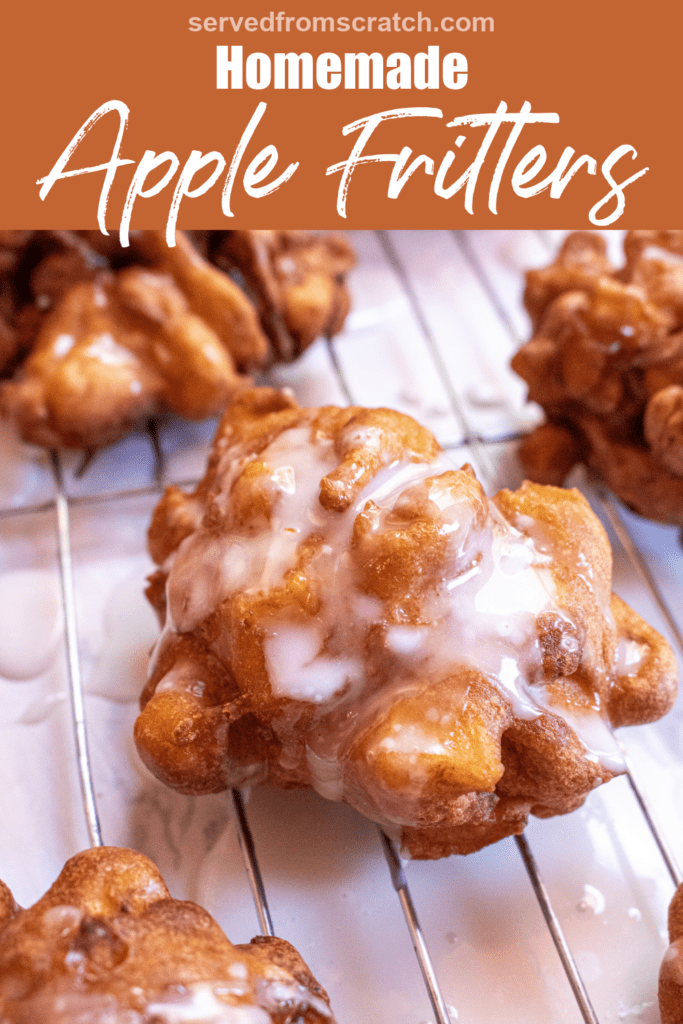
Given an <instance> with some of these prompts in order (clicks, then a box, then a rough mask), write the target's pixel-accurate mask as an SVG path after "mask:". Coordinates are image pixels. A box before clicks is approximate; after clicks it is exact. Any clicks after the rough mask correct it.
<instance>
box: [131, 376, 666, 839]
mask: <svg viewBox="0 0 683 1024" xmlns="http://www.w3.org/2000/svg"><path fill="white" fill-rule="evenodd" d="M149 547H150V551H151V554H152V557H153V558H154V559H155V561H156V562H157V564H158V565H159V567H160V568H159V570H158V571H157V572H156V573H155V574H154V575H153V576H152V577H151V579H150V586H149V590H148V596H149V598H150V600H151V602H152V604H153V605H154V607H155V608H156V609H157V611H158V613H159V616H160V619H161V622H162V625H163V631H162V634H161V637H160V639H159V641H158V643H157V645H156V649H155V651H154V653H153V658H152V665H151V672H150V677H149V682H148V685H147V687H146V689H145V691H144V694H143V697H142V708H143V710H142V713H141V715H140V717H139V718H138V721H137V724H136V740H137V745H138V749H139V751H140V754H141V756H142V759H143V760H144V761H145V763H146V764H147V765H148V766H149V767H150V768H151V770H152V771H153V772H154V773H155V774H156V775H157V776H158V777H159V778H160V779H162V780H163V781H164V782H166V783H167V784H168V785H170V786H172V787H174V788H175V789H178V790H181V791H182V792H186V793H206V792H215V791H218V790H221V789H223V788H225V787H228V786H240V785H245V784H246V785H248V784H251V783H253V782H257V781H268V782H272V783H274V784H276V785H278V786H284V787H292V786H312V787H314V788H315V789H316V790H317V791H318V792H319V793H321V794H323V795H324V796H326V797H329V798H330V799H333V800H344V801H346V802H347V803H349V804H352V805H353V806H354V807H356V808H358V810H360V811H361V812H362V813H363V814H366V815H367V816H368V817H370V818H372V819H374V820H375V821H378V822H380V823H381V824H382V826H383V827H384V828H385V829H386V830H387V831H388V832H389V833H391V834H392V835H400V837H401V840H402V843H403V847H404V849H405V850H406V851H408V852H409V853H410V854H411V855H412V856H414V857H439V856H443V855H447V854H450V853H453V852H459V853H466V852H469V851H471V850H475V849H478V848H479V847H481V846H484V845H486V844H487V843H491V842H494V841H495V840H497V839H499V838H501V837H502V836H505V835H509V834H511V833H516V832H520V831H521V830H522V828H523V827H524V824H525V822H526V820H527V817H528V815H529V813H530V812H531V813H534V814H537V815H540V816H549V815H553V814H559V813H563V812H565V811H570V810H573V809H574V808H575V807H578V806H579V805H580V804H581V803H582V801H583V800H584V798H585V796H586V795H587V793H589V792H590V790H591V789H593V788H594V787H595V786H597V785H598V784H599V783H601V782H604V781H606V780H608V779H610V778H612V776H613V775H615V774H617V773H619V772H622V771H623V765H622V762H621V759H620V757H619V754H618V751H617V747H616V744H615V741H614V738H613V736H612V734H611V732H610V730H609V728H608V726H609V724H610V723H611V724H612V725H633V724H637V723H642V722H649V721H652V720H654V719H656V718H658V717H659V716H660V715H663V714H664V713H665V712H666V711H667V710H668V709H669V707H670V706H671V703H672V701H673V699H674V697H675V693H676V667H675V663H674V658H673V654H672V652H671V650H670V649H669V647H668V645H667V644H666V642H665V641H664V640H663V639H662V637H660V636H659V634H657V633H656V632H655V631H654V630H653V629H651V628H650V627H649V626H648V625H647V624H646V623H645V622H644V621H643V620H642V619H641V618H640V617H639V616H638V615H636V614H635V612H633V611H631V609H630V608H628V607H627V606H626V605H625V604H624V603H623V602H622V601H620V600H619V598H617V597H615V596H614V595H612V594H611V591H610V584H611V570H612V561H611V551H610V548H609V544H608V541H607V538H606V536H605V533H604V531H603V529H602V527H601V526H600V524H599V523H598V521H597V519H596V518H595V516H594V515H593V513H592V512H591V510H590V508H589V506H588V504H587V502H586V501H585V500H584V498H583V497H582V496H581V495H580V494H579V493H578V492H577V491H565V490H561V489H559V488H554V487H542V486H538V485H535V484H525V485H524V486H523V487H522V488H520V489H519V490H518V491H514V492H511V491H501V492H499V493H498V494H497V495H496V496H495V497H494V498H492V499H490V500H489V499H487V497H486V495H485V494H484V492H483V491H482V489H481V487H480V485H479V483H478V482H477V480H476V478H475V477H474V474H473V473H472V471H471V469H470V468H469V467H467V466H465V467H463V468H462V469H457V468H456V467H455V466H454V464H453V463H452V462H451V461H450V459H449V458H448V457H447V456H446V455H445V453H444V452H443V451H442V450H441V449H440V447H439V445H438V444H437V442H436V441H435V439H434V438H433V436H432V435H431V434H430V433H429V432H428V431H427V430H425V429H423V428H422V427H420V426H419V425H418V424H417V423H416V422H415V421H414V420H412V419H410V418H409V417H407V416H403V415H401V414H399V413H396V412H392V411H391V410H388V409H371V410H368V409H361V408H355V407H352V408H346V409H340V408H336V407H327V408H322V409H301V408H299V407H298V406H297V405H296V402H295V401H294V400H293V399H292V398H291V397H289V396H288V395H287V394H286V393H284V392H277V391H273V390H270V389H260V390H245V391H244V392H242V393H240V394H239V395H238V396H236V398H235V400H234V401H233V404H232V406H231V407H230V408H229V409H228V411H227V412H226V415H225V416H224V418H223V420H222V422H221V425H220V427H219V430H218V433H217V436H216V439H215V441H214V444H213V449H212V452H211V456H210V459H209V465H208V470H207V473H206V476H205V477H204V479H203V480H202V481H201V483H200V484H199V486H198V488H197V490H196V491H195V492H194V494H191V495H186V494H184V493H182V492H181V491H180V490H178V489H177V488H174V487H171V488H168V489H167V491H166V493H165V495H164V497H163V498H162V500H161V502H160V503H159V505H158V506H157V508H156V511H155V513H154V517H153V521H152V524H151V527H150V531H149Z"/></svg>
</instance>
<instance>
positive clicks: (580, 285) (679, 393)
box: [512, 231, 683, 526]
mask: <svg viewBox="0 0 683 1024" xmlns="http://www.w3.org/2000/svg"><path fill="white" fill-rule="evenodd" d="M624 249H625V256H626V261H625V264H624V266H623V267H622V268H621V269H617V268H615V267H614V266H613V265H612V264H611V263H610V261H609V259H608V258H607V256H606V247H605V242H604V239H603V238H602V237H600V236H599V235H595V234H590V233H589V232H577V233H575V234H573V235H569V236H568V238H567V239H566V240H565V242H564V244H563V246H562V248H561V249H560V252H559V254H558V256H557V258H556V260H555V262H554V263H552V264H551V265H550V266H549V267H545V268H544V269H542V270H531V271H529V273H528V274H527V285H526V292H525V295H524V299H525V303H526V307H527V309H528V311H529V314H530V315H531V319H532V323H533V330H534V334H533V337H532V339H531V341H529V342H528V343H527V344H526V345H524V346H523V347H522V348H521V349H520V351H519V352H518V353H517V354H516V355H515V357H514V358H513V360H512V366H513V368H514V369H515V370H516V371H517V373H518V374H519V375H520V376H521V377H523V378H524V380H525V381H526V382H527V384H528V385H529V398H530V399H532V400H533V401H535V402H538V403H539V404H540V405H542V406H543V409H544V410H545V413H546V420H547V421H546V423H544V424H542V425H541V426H539V427H538V428H537V429H536V430H535V431H534V432H533V433H532V434H530V435H529V437H527V438H526V439H525V440H524V441H523V442H522V445H521V448H520V456H521V459H522V463H523V466H524V469H525V472H526V473H527V474H528V475H529V476H530V477H531V478H532V479H533V480H536V481H538V482H539V483H549V484H561V483H562V481H563V480H564V478H565V477H566V475H567V473H568V472H569V470H570V469H571V468H572V466H574V465H575V464H576V463H577V462H585V463H586V464H587V465H589V466H590V467H591V468H592V469H593V470H595V472H596V473H597V474H598V475H599V476H601V477H602V478H603V479H604V480H605V481H606V483H607V484H608V485H609V486H610V487H611V489H612V490H613V491H614V492H615V494H617V495H618V496H619V497H620V498H621V499H622V501H624V502H625V503H626V504H627V505H628V506H629V507H630V508H632V509H634V510H635V511H636V512H639V513H640V514H641V515H644V516H647V517H649V518H651V519H657V520H660V521H661V522H667V523H675V524H677V525H679V526H683V232H681V231H631V232H629V233H628V234H627V236H626V239H625V242H624Z"/></svg>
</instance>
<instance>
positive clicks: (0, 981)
mask: <svg viewBox="0 0 683 1024" xmlns="http://www.w3.org/2000/svg"><path fill="white" fill-rule="evenodd" d="M3 910H4V913H3ZM0 1020H2V1021H3V1024H36V1022H37V1021H40V1022H41V1024H114V1022H115V1024H124V1022H125V1024H161V1022H162V1021H164V1022H169V1024H172V1022H180V1021H185V1022H187V1024H192V1022H197V1024H199V1022H200V1021H202V1022H206V1024H209V1022H212V1024H218V1022H220V1024H334V1021H333V1018H332V1013H331V1010H330V1007H329V1002H328V999H327V995H326V993H325V992H324V990H323V989H322V988H321V987H320V985H319V984H318V983H317V982H316V980H315V979H314V978H313V976H312V975H311V973H310V971H309V969H308V967H307V966H306V964H305V963H304V962H303V960H302V959H301V957H300V956H299V954H298V953H297V952H296V950H295V949H294V948H293V947H292V946H290V944H289V943H288V942H285V941H284V940H283V939H276V938H263V937H261V938H256V939H252V941H251V942H250V943H248V944H246V945H241V946H233V944H232V943H231V942H230V941H229V940H228V939H227V938H226V937H225V934H224V933H223V931H222V930H221V929H220V928H219V926H218V925H217V924H216V922H215V921H214V920H213V918H212V917H211V916H210V915H209V914H207V913H206V911H205V910H202V908H201V907H199V906H197V904H196V903H189V902H183V901H181V900H175V899H172V898H171V896H170V895H169V892H168V889H167V888H166V886H165V884H164V881H163V879H162V877H161V875H160V874H159V872H158V871H157V869H156V868H155V866H154V865H153V864H152V862H151V861H150V860H148V859H147V858H146V857H144V856H143V855H142V854H140V853H136V852H134V851H133V850H123V849H116V848H114V847H99V848H97V849H93V850H86V851H85V852H84V853H79V854H77V856H75V857H72V858H71V860H69V861H67V863H66V865H65V866H64V869H63V871H62V873H61V874H60V876H59V878H58V879H57V881H56V882H55V883H54V885H53V886H52V887H51V888H50V889H49V890H48V892H47V893H45V895H44V896H43V897H42V898H41V899H40V900H38V902H37V903H35V904H34V905H33V906H32V907H30V908H29V909H28V910H21V909H20V908H18V907H16V906H15V905H14V901H13V900H12V899H11V894H10V893H9V890H8V889H7V888H6V887H3V886H2V884H1V883H0Z"/></svg>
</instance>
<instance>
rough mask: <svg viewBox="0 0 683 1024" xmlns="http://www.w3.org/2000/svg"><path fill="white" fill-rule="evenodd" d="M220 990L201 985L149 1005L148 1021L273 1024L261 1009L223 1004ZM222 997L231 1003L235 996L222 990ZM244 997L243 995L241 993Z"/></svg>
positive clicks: (146, 1018)
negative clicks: (171, 998)
mask: <svg viewBox="0 0 683 1024" xmlns="http://www.w3.org/2000/svg"><path fill="white" fill-rule="evenodd" d="M218 987H219V986H216V985H212V984H210V983H208V982H198V983H197V984H196V985H192V986H191V987H190V988H189V989H188V993H187V995H183V996H182V997H179V998H178V999H177V1000H173V1001H170V1000H169V1001H166V1000H164V1001H160V1002H156V1003H150V1004H149V1005H148V1006H147V1009H146V1012H145V1018H144V1019H145V1020H154V1021H158V1022H159V1024H161V1022H163V1024H271V1016H270V1014H269V1013H267V1012H266V1011H265V1010H264V1009H262V1008H261V1007H260V1006H254V1005H245V1004H242V1005H235V1004H234V1002H231V1004H229V1003H227V1002H224V1001H223V1000H222V999H219V998H218V997H217V995H216V989H217V988H218ZM220 988H221V989H222V994H225V995H226V996H227V998H230V999H231V1001H232V1000H234V998H235V996H236V993H234V992H231V991H228V988H227V986H220ZM240 994H241V993H240Z"/></svg>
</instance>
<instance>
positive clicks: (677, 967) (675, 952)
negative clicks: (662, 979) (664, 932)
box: [664, 939, 683, 987]
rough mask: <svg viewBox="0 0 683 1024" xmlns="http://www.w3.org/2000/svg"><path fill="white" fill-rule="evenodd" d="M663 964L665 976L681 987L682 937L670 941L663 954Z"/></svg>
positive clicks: (682, 979)
mask: <svg viewBox="0 0 683 1024" xmlns="http://www.w3.org/2000/svg"><path fill="white" fill-rule="evenodd" d="M664 964H666V976H667V978H669V979H670V980H671V981H673V982H674V983H675V984H676V985H680V986H681V987H683V939H676V941H675V942H672V943H671V945H670V946H669V948H668V949H667V951H666V953H665V954H664Z"/></svg>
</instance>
